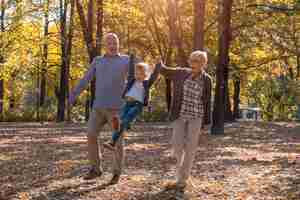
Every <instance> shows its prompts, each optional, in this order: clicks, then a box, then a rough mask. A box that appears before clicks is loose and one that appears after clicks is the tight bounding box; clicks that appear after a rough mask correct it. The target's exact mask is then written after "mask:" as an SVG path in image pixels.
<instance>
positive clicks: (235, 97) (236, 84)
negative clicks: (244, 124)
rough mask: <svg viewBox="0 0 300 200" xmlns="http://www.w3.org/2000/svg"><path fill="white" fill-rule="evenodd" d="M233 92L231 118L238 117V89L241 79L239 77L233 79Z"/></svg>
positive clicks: (239, 88) (239, 89)
mask: <svg viewBox="0 0 300 200" xmlns="http://www.w3.org/2000/svg"><path fill="white" fill-rule="evenodd" d="M233 84H234V94H233V118H234V119H238V118H239V113H240V91H241V81H240V78H239V77H236V78H235V79H234V82H233Z"/></svg>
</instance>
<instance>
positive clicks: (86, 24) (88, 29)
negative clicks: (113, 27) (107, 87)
mask: <svg viewBox="0 0 300 200" xmlns="http://www.w3.org/2000/svg"><path fill="white" fill-rule="evenodd" d="M96 3H97V6H96V13H97V14H96V15H97V22H96V24H97V29H96V39H94V38H93V34H94V28H93V20H94V1H93V0H89V2H88V13H87V20H86V17H85V14H84V9H83V6H82V4H81V3H80V1H79V0H76V6H77V12H78V15H79V19H80V24H81V28H82V31H83V36H84V40H85V44H86V46H87V50H88V55H89V58H90V59H89V61H90V63H91V62H92V61H93V59H94V57H95V56H99V55H101V48H102V45H101V40H102V36H103V0H97V1H96ZM95 90H96V81H95V79H94V80H92V81H91V86H90V98H91V99H88V98H87V100H86V101H87V102H86V105H87V104H88V105H90V107H92V106H93V103H94V99H95ZM85 110H86V112H88V113H86V115H85V116H86V120H87V119H88V116H89V112H90V109H85Z"/></svg>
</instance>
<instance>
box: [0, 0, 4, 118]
mask: <svg viewBox="0 0 300 200" xmlns="http://www.w3.org/2000/svg"><path fill="white" fill-rule="evenodd" d="M4 15H5V7H4V0H1V14H0V20H1V22H0V26H1V33H3V32H4V31H5V28H4ZM2 53H3V52H2V51H1V52H0V65H2V64H4V62H5V61H4V55H2ZM3 101H4V80H3V78H2V77H0V121H3V117H4V116H3V113H4V102H3Z"/></svg>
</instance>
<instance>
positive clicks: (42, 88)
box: [40, 0, 49, 106]
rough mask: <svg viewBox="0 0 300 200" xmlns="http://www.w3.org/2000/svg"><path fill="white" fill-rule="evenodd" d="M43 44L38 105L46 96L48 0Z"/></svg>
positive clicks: (47, 2) (43, 101) (41, 103)
mask: <svg viewBox="0 0 300 200" xmlns="http://www.w3.org/2000/svg"><path fill="white" fill-rule="evenodd" d="M44 20H45V24H44V44H43V58H42V71H41V86H40V106H44V104H45V98H46V76H47V63H48V35H49V0H47V1H46V6H45V10H44Z"/></svg>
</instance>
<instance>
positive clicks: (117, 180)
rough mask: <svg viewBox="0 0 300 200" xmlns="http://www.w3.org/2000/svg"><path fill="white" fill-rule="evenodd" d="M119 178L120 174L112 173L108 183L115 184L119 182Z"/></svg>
mask: <svg viewBox="0 0 300 200" xmlns="http://www.w3.org/2000/svg"><path fill="white" fill-rule="evenodd" d="M119 180H120V174H114V175H113V177H112V179H111V180H110V182H109V184H111V185H115V184H117V183H118V182H119Z"/></svg>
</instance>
